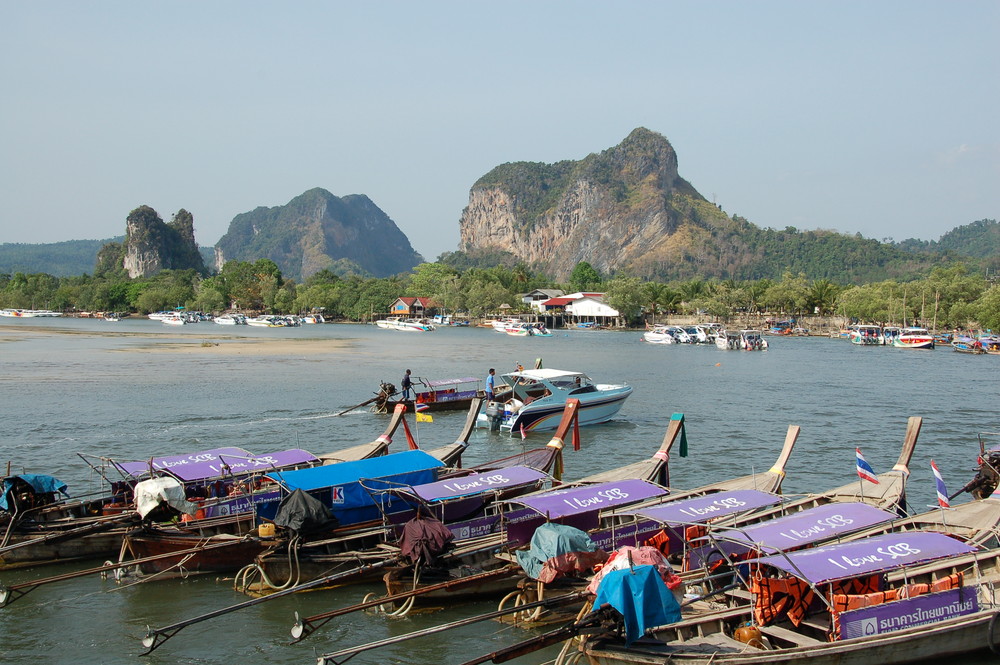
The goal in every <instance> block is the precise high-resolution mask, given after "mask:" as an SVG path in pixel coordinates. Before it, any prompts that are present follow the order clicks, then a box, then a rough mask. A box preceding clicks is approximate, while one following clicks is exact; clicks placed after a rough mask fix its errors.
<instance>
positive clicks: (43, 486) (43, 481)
mask: <svg viewBox="0 0 1000 665" xmlns="http://www.w3.org/2000/svg"><path fill="white" fill-rule="evenodd" d="M17 479H21V480H23V481H24V482H26V483H27V484H28V485H30V486H31V489H33V490H35V492H37V493H38V494H46V493H48V492H53V493H55V492H59V493H60V494H63V495H65V496H69V493H68V492H67V491H66V483H64V482H62V481H61V480H58V479H56V478H53V477H52V476H46V475H43V474H37V473H22V474H20V475H17V476H9V477H7V478H4V479H3V493H2V494H0V510H10V509H11V508H12V507H13V506H11V505H10V504H9V503H8V501H7V497H8V496H9V495H10V493H11V491H13V489H14V486H15V485H16V484H17V483H16V481H17Z"/></svg>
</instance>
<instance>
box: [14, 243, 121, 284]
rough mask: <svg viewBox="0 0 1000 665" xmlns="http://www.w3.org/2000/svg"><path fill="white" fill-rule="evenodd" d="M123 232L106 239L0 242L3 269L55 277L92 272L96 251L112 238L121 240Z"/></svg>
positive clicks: (95, 262)
mask: <svg viewBox="0 0 1000 665" xmlns="http://www.w3.org/2000/svg"><path fill="white" fill-rule="evenodd" d="M124 239H125V237H124V236H119V237H117V238H108V239H107V240H66V241H64V242H53V243H45V244H26V243H2V244H0V273H8V274H14V273H18V272H23V273H24V274H26V275H30V274H34V273H40V272H44V273H47V274H49V275H53V276H55V277H73V276H75V275H83V274H88V275H89V274H93V272H94V266H96V265H97V252H99V251H100V249H101V247H103V246H104V245H106V244H107V243H109V242H119V243H120V242H122V241H123V240H124Z"/></svg>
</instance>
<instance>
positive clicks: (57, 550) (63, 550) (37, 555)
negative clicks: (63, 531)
mask: <svg viewBox="0 0 1000 665" xmlns="http://www.w3.org/2000/svg"><path fill="white" fill-rule="evenodd" d="M124 537H125V529H122V528H117V529H114V530H111V531H105V532H103V533H95V534H90V535H88V536H82V537H79V538H71V539H69V540H63V541H50V542H44V543H37V544H33V545H27V546H25V547H21V548H18V549H12V550H10V551H8V552H4V553H3V554H2V555H0V570H6V569H11V568H25V567H28V566H40V565H45V564H52V563H66V562H67V561H79V560H83V559H99V558H108V557H115V556H118V552H119V551H120V550H121V546H122V538H124ZM37 538H38V535H35V534H14V535H13V536H11V538H10V541H9V542H8V545H16V544H18V543H22V542H28V541H31V540H35V539H37Z"/></svg>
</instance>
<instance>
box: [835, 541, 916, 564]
mask: <svg viewBox="0 0 1000 665" xmlns="http://www.w3.org/2000/svg"><path fill="white" fill-rule="evenodd" d="M918 554H920V550H918V549H917V548H915V547H910V546H909V545H908V544H906V543H896V544H895V545H889V546H887V547H879V548H876V549H875V551H874V552H872V553H871V554H862V555H861V556H857V557H849V556H841V557H840V558H839V559H833V558H828V559H827V561H829V562H830V563H832V564H833V565H835V566H837V567H838V568H841V569H842V570H850V569H851V568H860V567H862V566H864V565H866V564H869V563H878V562H880V561H885V560H886V559H888V560H889V561H893V560H895V559H903V558H907V557H914V556H917V555H918ZM879 555H882V556H879Z"/></svg>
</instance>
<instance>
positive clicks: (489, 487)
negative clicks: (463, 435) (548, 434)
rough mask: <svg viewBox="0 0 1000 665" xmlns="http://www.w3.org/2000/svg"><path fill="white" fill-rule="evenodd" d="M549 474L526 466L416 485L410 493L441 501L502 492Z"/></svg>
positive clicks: (428, 499)
mask: <svg viewBox="0 0 1000 665" xmlns="http://www.w3.org/2000/svg"><path fill="white" fill-rule="evenodd" d="M547 477H548V474H546V473H544V472H542V471H539V470H538V469H532V468H529V467H526V466H512V467H508V468H506V469H497V470H495V471H488V472H486V473H480V474H475V475H471V476H462V477H461V478H451V479H449V480H439V481H437V482H434V483H427V484H426V485H416V486H414V487H411V488H410V490H409V491H410V492H411V493H413V494H416V495H417V496H418V497H420V498H421V499H423V500H425V501H441V500H442V499H450V498H453V497H457V496H468V495H470V494H480V493H483V492H492V491H494V490H502V489H507V488H510V487H516V486H518V485H527V484H529V483H534V482H537V481H539V480H542V479H543V478H547Z"/></svg>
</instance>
